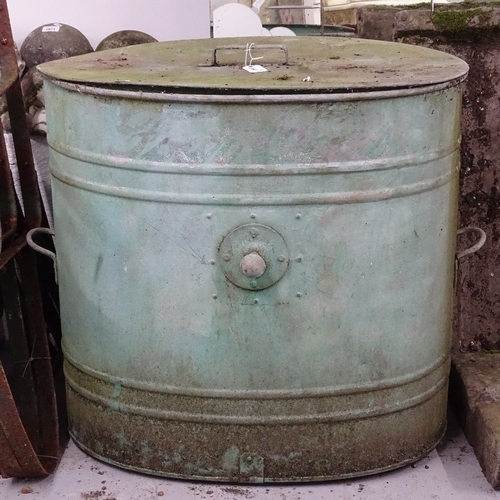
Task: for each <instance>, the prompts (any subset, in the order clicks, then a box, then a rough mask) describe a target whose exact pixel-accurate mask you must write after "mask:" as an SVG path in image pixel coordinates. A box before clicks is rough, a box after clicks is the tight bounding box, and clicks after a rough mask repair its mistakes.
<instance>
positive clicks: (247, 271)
mask: <svg viewBox="0 0 500 500" xmlns="http://www.w3.org/2000/svg"><path fill="white" fill-rule="evenodd" d="M266 267H267V266H266V261H265V260H264V259H263V258H262V257H261V256H260V255H259V254H258V253H257V252H252V253H249V254H247V255H245V256H244V257H243V258H242V259H241V261H240V269H241V272H242V273H243V274H244V275H245V276H247V277H248V278H258V277H259V276H262V275H263V274H264V273H265V272H266Z"/></svg>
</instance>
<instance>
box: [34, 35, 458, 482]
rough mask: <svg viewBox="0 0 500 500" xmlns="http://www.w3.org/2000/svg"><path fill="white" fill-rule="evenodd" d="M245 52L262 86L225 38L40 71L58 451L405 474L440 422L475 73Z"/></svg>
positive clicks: (399, 56) (307, 53) (280, 477)
mask: <svg viewBox="0 0 500 500" xmlns="http://www.w3.org/2000/svg"><path fill="white" fill-rule="evenodd" d="M251 42H255V45H254V47H253V48H252V56H254V57H261V56H262V57H263V59H260V60H259V61H258V62H259V64H263V65H264V67H265V68H266V69H267V70H268V71H266V72H261V73H259V74H250V73H249V72H247V71H245V70H244V69H243V68H241V66H242V65H243V64H244V61H245V50H246V49H245V47H246V46H247V43H248V40H234V39H232V40H220V39H219V40H212V41H209V40H203V41H189V42H166V43H161V44H151V45H148V46H141V45H139V46H135V47H131V48H125V49H120V50H118V51H108V52H103V53H101V54H98V55H97V54H96V55H92V56H90V55H86V56H81V57H79V58H73V59H71V60H67V61H60V62H51V63H48V64H46V65H43V66H42V67H41V68H40V70H41V72H42V73H44V74H45V76H46V77H47V81H46V82H45V84H44V89H45V92H46V104H47V115H48V118H49V122H50V127H49V135H48V141H49V145H50V147H51V165H50V167H51V173H52V175H53V199H54V216H55V231H56V247H57V266H58V272H59V279H60V287H61V288H60V289H61V315H62V322H63V332H64V340H63V346H64V350H65V371H66V375H67V394H68V410H69V419H70V431H71V434H72V436H73V437H74V439H75V440H76V442H77V443H78V445H79V446H81V447H82V448H83V449H84V450H86V451H88V452H89V453H91V454H92V455H94V456H96V457H98V458H100V459H103V460H105V461H108V462H111V463H114V464H117V465H120V466H123V467H126V468H130V469H133V470H138V471H143V472H148V473H153V474H159V475H166V476H173V477H183V478H190V479H205V480H215V481H239V482H280V481H314V480H324V479H330V478H342V477H351V476H358V475H363V474H368V473H375V472H379V471H383V470H388V469H392V468H395V467H399V466H401V465H404V464H407V463H409V462H412V461H414V460H416V459H418V458H419V457H421V456H422V455H424V454H425V453H427V452H428V451H429V450H430V449H432V448H433V447H434V446H435V445H436V443H437V442H438V441H439V439H440V438H441V436H442V434H443V432H444V429H445V425H446V403H447V383H448V373H449V360H450V352H449V351H450V326H451V310H452V286H453V275H454V252H455V240H456V208H457V191H458V170H459V145H460V110H461V90H460V87H459V84H460V82H461V81H463V79H464V78H465V75H466V73H467V65H466V64H465V63H463V62H462V61H460V60H459V59H457V58H454V57H452V56H449V55H446V54H443V53H439V52H435V51H428V50H426V49H422V48H417V47H412V46H405V45H402V44H390V43H382V42H373V41H364V40H353V39H339V38H335V37H332V38H327V37H311V38H307V37H304V38H298V37H295V38H284V39H283V38H282V39H277V40H273V37H268V38H266V39H252V40H251ZM272 44H274V49H272V48H270V47H269V45H272ZM261 45H264V46H265V48H262V47H260V46H261ZM229 46H231V47H233V48H228V47H229ZM283 46H286V49H287V50H286V54H288V57H285V56H284V53H285V51H283V50H282V47H283ZM238 47H242V48H238ZM214 53H216V58H214ZM247 55H248V54H247ZM285 61H286V64H285ZM307 77H309V78H307Z"/></svg>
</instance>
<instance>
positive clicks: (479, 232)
mask: <svg viewBox="0 0 500 500" xmlns="http://www.w3.org/2000/svg"><path fill="white" fill-rule="evenodd" d="M464 233H476V234H477V235H478V236H479V241H478V242H477V243H475V244H474V245H472V246H471V247H469V248H467V249H466V250H463V251H462V252H458V253H457V260H460V259H461V258H463V257H465V256H466V255H470V254H472V253H475V252H477V251H478V250H479V249H481V248H482V247H483V245H484V244H485V243H486V233H485V232H484V231H483V230H482V229H479V228H478V227H464V228H462V229H459V230H458V231H457V236H458V235H459V234H464Z"/></svg>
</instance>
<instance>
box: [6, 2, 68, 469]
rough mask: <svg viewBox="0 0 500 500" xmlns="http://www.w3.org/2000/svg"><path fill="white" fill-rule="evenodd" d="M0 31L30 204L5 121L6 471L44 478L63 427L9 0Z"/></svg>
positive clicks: (38, 212)
mask: <svg viewBox="0 0 500 500" xmlns="http://www.w3.org/2000/svg"><path fill="white" fill-rule="evenodd" d="M0 33H1V36H2V38H1V40H0V68H1V73H0V95H5V97H6V100H7V106H8V111H9V117H10V123H11V127H12V128H11V130H12V138H13V143H14V149H15V156H16V160H17V166H18V171H19V178H20V190H21V195H22V200H23V206H24V213H23V211H22V210H21V205H20V203H19V199H18V198H17V195H16V192H15V189H14V183H13V180H12V175H11V171H10V167H9V158H8V154H7V149H6V147H5V142H4V135H3V130H2V129H1V126H0V221H1V235H2V241H1V242H2V245H1V247H0V298H1V300H0V304H1V309H0V314H1V315H4V316H5V318H6V324H7V330H8V340H7V344H6V346H7V348H5V346H4V344H2V347H4V350H3V351H2V352H0V360H2V363H0V474H1V475H2V476H3V477H29V476H45V475H47V474H49V473H50V472H52V471H53V470H54V469H55V467H56V464H57V462H58V455H59V429H58V418H57V411H56V400H55V391H54V381H53V369H52V362H51V353H50V350H49V345H48V341H47V325H46V319H45V314H44V311H43V306H42V293H41V291H40V285H39V278H38V269H37V265H36V256H35V254H34V253H33V252H32V250H31V249H30V248H29V247H27V245H26V232H27V230H29V229H31V228H34V227H39V226H40V225H41V224H42V223H44V222H45V217H44V213H43V210H42V204H41V199H40V193H39V190H38V183H37V176H36V172H35V169H34V166H33V158H32V153H31V144H30V138H29V133H28V128H27V123H26V116H25V110H24V103H23V98H22V93H21V87H20V81H19V75H18V68H17V60H16V55H15V52H14V44H13V41H12V33H11V30H10V24H9V18H8V12H7V5H6V0H0ZM43 265H44V264H43ZM43 265H42V267H43ZM3 361H6V366H8V367H10V369H9V370H6V369H5V368H4V365H3Z"/></svg>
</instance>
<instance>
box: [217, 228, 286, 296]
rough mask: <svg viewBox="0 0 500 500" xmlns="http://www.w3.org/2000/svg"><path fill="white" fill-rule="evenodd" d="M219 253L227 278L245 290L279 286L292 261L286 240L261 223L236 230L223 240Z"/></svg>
mask: <svg viewBox="0 0 500 500" xmlns="http://www.w3.org/2000/svg"><path fill="white" fill-rule="evenodd" d="M218 254H219V262H220V265H221V267H222V270H223V272H224V274H225V275H226V278H227V279H228V280H229V281H231V283H233V284H235V285H236V286H239V287H240V288H244V289H246V290H263V289H264V288H269V287H270V286H272V285H274V284H275V283H277V282H278V281H279V280H280V279H281V278H282V276H283V275H284V274H285V271H286V270H287V268H288V262H289V260H290V259H289V256H288V248H287V246H286V243H285V240H284V239H283V237H282V236H281V235H280V234H279V233H278V232H277V231H275V230H274V229H272V228H271V227H268V226H264V225H262V224H245V225H243V226H239V227H237V228H235V229H233V230H232V231H231V232H230V233H229V234H228V235H227V236H226V237H225V238H224V239H223V240H222V243H221V244H220V246H219V251H218Z"/></svg>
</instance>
